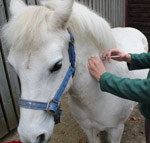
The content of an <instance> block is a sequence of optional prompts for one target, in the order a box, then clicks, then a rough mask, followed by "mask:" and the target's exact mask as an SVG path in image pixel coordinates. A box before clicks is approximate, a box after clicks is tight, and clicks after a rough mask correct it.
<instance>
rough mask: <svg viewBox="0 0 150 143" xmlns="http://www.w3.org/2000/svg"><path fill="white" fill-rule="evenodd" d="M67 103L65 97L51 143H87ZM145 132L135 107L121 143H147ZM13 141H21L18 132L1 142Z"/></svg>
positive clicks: (126, 124) (127, 122)
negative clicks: (59, 120) (60, 116)
mask: <svg viewBox="0 0 150 143" xmlns="http://www.w3.org/2000/svg"><path fill="white" fill-rule="evenodd" d="M67 103H68V101H67V96H65V97H64V98H63V100H62V108H63V115H62V118H61V123H60V124H58V125H56V126H55V129H54V133H53V136H52V139H51V143H87V137H86V135H85V133H84V132H83V130H82V129H81V128H80V127H79V125H78V124H77V123H76V121H75V120H74V119H73V118H72V116H71V113H70V110H69V107H68V104H67ZM143 132H144V118H143V117H142V116H141V114H140V113H139V110H138V107H135V109H134V111H133V112H132V114H131V116H130V119H129V120H127V121H126V123H125V130H124V133H123V137H122V141H121V143H145V138H144V134H143ZM102 135H103V138H104V141H103V142H102V143H106V140H105V139H106V137H105V136H106V135H105V133H102ZM12 140H19V137H18V134H17V132H16V131H14V132H12V134H11V135H8V136H6V137H5V138H3V139H2V140H0V141H1V142H7V141H12Z"/></svg>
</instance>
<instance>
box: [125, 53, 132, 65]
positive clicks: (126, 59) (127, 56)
mask: <svg viewBox="0 0 150 143" xmlns="http://www.w3.org/2000/svg"><path fill="white" fill-rule="evenodd" d="M123 60H124V61H125V62H127V63H130V62H131V55H130V54H126V55H125V56H124V58H123Z"/></svg>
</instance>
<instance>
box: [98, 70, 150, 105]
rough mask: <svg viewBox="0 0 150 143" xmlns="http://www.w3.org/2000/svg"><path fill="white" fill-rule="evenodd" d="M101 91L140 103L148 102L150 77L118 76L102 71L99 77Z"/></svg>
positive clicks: (149, 101)
mask: <svg viewBox="0 0 150 143" xmlns="http://www.w3.org/2000/svg"><path fill="white" fill-rule="evenodd" d="M99 83H100V88H101V90H102V91H105V92H109V93H112V94H114V95H116V96H118V97H121V98H125V99H129V100H132V101H136V102H140V103H148V104H150V79H129V78H120V77H117V76H115V75H113V74H111V73H108V72H106V73H104V74H103V75H102V76H101V78H100V81H99Z"/></svg>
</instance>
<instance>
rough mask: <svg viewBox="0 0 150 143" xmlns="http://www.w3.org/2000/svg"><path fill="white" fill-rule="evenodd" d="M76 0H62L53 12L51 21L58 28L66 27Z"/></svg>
mask: <svg viewBox="0 0 150 143" xmlns="http://www.w3.org/2000/svg"><path fill="white" fill-rule="evenodd" d="M73 3H74V0H64V1H62V2H61V3H60V4H59V5H58V6H57V8H56V9H55V11H54V12H53V14H52V17H51V20H52V21H51V22H52V24H53V26H54V27H55V28H57V29H65V28H66V26H67V22H68V21H69V18H70V16H71V13H72V7H73Z"/></svg>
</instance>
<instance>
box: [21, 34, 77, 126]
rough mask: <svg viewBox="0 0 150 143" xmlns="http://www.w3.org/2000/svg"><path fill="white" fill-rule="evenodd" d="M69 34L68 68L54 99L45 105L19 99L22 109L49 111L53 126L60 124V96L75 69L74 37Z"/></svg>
mask: <svg viewBox="0 0 150 143" xmlns="http://www.w3.org/2000/svg"><path fill="white" fill-rule="evenodd" d="M69 34H70V42H69V49H68V53H69V60H70V64H71V65H70V67H69V69H68V71H67V73H66V75H65V77H64V80H63V81H62V83H61V85H60V87H59V89H58V90H57V92H56V95H55V96H54V98H53V99H52V100H51V101H50V102H48V103H46V102H37V101H32V100H26V99H22V98H20V99H19V105H20V107H22V108H27V109H33V110H43V111H50V112H52V113H53V114H54V121H55V124H57V123H60V117H61V114H62V110H61V107H60V102H61V98H62V95H63V93H64V91H65V89H66V86H67V84H68V81H69V79H70V77H71V76H72V77H73V76H74V73H75V70H76V67H75V49H74V37H73V35H72V34H71V33H69Z"/></svg>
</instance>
